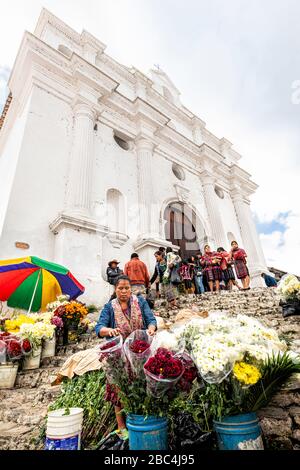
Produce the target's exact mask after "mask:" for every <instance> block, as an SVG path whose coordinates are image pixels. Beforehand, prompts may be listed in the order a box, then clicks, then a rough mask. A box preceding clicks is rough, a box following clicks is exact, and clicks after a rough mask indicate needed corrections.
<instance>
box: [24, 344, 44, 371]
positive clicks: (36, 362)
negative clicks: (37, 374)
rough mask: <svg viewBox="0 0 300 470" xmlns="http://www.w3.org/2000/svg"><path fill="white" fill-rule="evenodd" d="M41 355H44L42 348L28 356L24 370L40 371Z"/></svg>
mask: <svg viewBox="0 0 300 470" xmlns="http://www.w3.org/2000/svg"><path fill="white" fill-rule="evenodd" d="M41 354H42V346H40V347H39V348H38V349H36V350H35V351H33V353H32V354H30V356H27V357H26V358H25V360H24V363H23V370H32V369H38V368H39V367H40V362H41Z"/></svg>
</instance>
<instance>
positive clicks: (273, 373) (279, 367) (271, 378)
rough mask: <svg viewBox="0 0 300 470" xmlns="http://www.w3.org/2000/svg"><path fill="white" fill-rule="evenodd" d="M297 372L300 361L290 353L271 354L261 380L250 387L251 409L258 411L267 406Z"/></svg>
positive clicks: (249, 404) (264, 366)
mask: <svg viewBox="0 0 300 470" xmlns="http://www.w3.org/2000/svg"><path fill="white" fill-rule="evenodd" d="M297 372H300V362H294V361H293V360H292V359H291V358H290V356H289V354H288V353H286V354H283V355H282V356H280V355H279V354H278V355H277V356H275V355H273V356H270V357H269V358H268V359H267V361H266V362H265V363H264V365H263V368H262V378H261V380H260V381H259V382H258V383H257V384H256V385H253V386H252V387H251V388H250V389H249V393H248V396H247V406H248V408H249V411H257V410H259V409H260V408H263V407H264V406H266V405H267V404H268V403H269V402H270V400H271V399H272V398H273V396H274V394H275V393H276V392H277V391H278V389H279V388H280V387H281V386H282V385H283V384H284V383H285V382H286V381H287V380H288V379H289V378H290V377H291V375H292V374H294V373H297Z"/></svg>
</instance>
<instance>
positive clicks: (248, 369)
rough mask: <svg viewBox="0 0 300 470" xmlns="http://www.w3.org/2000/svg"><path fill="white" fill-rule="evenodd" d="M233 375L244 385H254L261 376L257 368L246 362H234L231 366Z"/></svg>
mask: <svg viewBox="0 0 300 470" xmlns="http://www.w3.org/2000/svg"><path fill="white" fill-rule="evenodd" d="M233 375H234V377H235V378H236V379H237V380H238V381H239V382H241V383H243V384H245V385H254V384H256V383H257V382H258V381H259V379H260V378H261V373H260V372H259V370H258V368H257V367H255V366H253V365H251V364H247V363H246V362H236V364H235V365H234V368H233Z"/></svg>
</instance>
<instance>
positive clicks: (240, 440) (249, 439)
mask: <svg viewBox="0 0 300 470" xmlns="http://www.w3.org/2000/svg"><path fill="white" fill-rule="evenodd" d="M214 428H215V431H216V433H217V438H218V444H219V449H220V450H264V446H263V440H262V437H261V429H260V425H259V421H258V418H257V415H256V413H246V414H240V415H235V416H227V417H226V418H223V419H222V421H214Z"/></svg>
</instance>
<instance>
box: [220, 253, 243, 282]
mask: <svg viewBox="0 0 300 470" xmlns="http://www.w3.org/2000/svg"><path fill="white" fill-rule="evenodd" d="M217 252H218V253H219V254H220V256H221V257H222V259H221V263H220V268H221V269H222V273H223V280H224V282H225V286H226V290H232V286H236V287H237V288H238V289H241V288H240V286H239V285H238V284H237V282H236V279H235V274H234V271H233V268H232V265H233V261H231V260H230V253H228V252H227V251H225V249H224V248H222V247H220V248H218V249H217Z"/></svg>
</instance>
